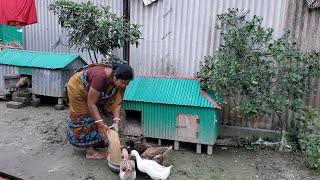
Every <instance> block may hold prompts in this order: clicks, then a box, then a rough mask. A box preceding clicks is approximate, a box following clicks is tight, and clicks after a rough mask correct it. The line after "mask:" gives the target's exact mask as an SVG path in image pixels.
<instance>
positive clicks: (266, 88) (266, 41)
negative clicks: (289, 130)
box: [198, 9, 320, 128]
mask: <svg viewBox="0 0 320 180" xmlns="http://www.w3.org/2000/svg"><path fill="white" fill-rule="evenodd" d="M218 20H219V22H220V26H219V28H220V31H221V36H222V38H223V41H222V44H221V45H220V47H219V49H218V51H217V52H216V54H215V55H214V56H207V57H205V58H204V61H202V62H201V64H200V72H199V73H198V76H199V77H200V78H201V85H202V87H203V88H209V89H213V90H215V91H216V92H217V93H218V94H220V95H222V96H224V97H225V99H228V98H230V97H237V96H242V97H243V99H242V100H241V101H239V102H237V103H236V104H235V106H234V107H232V109H233V110H236V112H240V113H241V114H244V115H245V116H246V117H262V116H263V117H271V116H272V115H273V116H276V117H277V118H278V119H280V124H279V127H280V128H283V127H284V126H285V122H286V121H284V120H283V119H281V117H282V115H283V114H285V113H286V112H287V111H288V110H292V111H294V112H298V111H299V109H301V107H302V106H303V105H304V102H305V101H306V99H307V98H308V96H307V95H306V94H308V93H309V92H310V90H311V84H310V82H311V79H313V78H318V77H320V66H319V62H318V61H319V59H320V54H319V53H318V52H311V53H305V52H302V51H301V50H300V49H299V47H298V46H297V45H296V44H295V43H292V42H291V41H290V40H289V38H290V32H289V31H286V32H285V33H284V35H283V36H282V37H281V38H279V39H277V40H273V38H272V37H273V34H272V33H273V29H271V28H265V27H263V26H262V18H260V17H258V16H253V18H251V19H249V18H247V12H241V11H239V10H237V9H229V10H228V12H227V13H223V14H220V15H218ZM226 97H227V98H226Z"/></svg>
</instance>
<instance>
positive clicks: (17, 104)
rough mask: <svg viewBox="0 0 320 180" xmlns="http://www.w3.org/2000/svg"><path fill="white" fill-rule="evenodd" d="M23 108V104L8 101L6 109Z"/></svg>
mask: <svg viewBox="0 0 320 180" xmlns="http://www.w3.org/2000/svg"><path fill="white" fill-rule="evenodd" d="M23 107H24V104H23V103H22V102H14V101H10V102H8V103H7V108H13V109H20V108H23Z"/></svg>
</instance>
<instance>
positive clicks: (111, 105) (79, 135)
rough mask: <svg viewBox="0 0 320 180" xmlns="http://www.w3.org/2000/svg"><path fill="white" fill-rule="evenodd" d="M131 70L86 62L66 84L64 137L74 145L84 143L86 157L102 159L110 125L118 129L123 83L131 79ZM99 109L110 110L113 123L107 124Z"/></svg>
mask: <svg viewBox="0 0 320 180" xmlns="http://www.w3.org/2000/svg"><path fill="white" fill-rule="evenodd" d="M133 76H134V75H133V70H132V68H131V67H130V66H128V65H125V64H115V65H113V66H112V67H111V66H108V65H105V64H96V65H89V66H85V67H83V68H82V69H80V70H78V71H77V72H75V73H74V74H73V75H72V77H71V78H70V79H69V81H68V84H67V95H68V99H69V106H70V109H69V115H70V118H68V120H67V139H68V140H69V142H70V143H71V144H73V145H74V146H77V147H86V148H87V153H86V158H87V159H105V158H106V153H105V152H103V151H99V150H98V149H97V147H101V146H104V140H105V139H106V138H107V131H108V129H109V128H114V129H115V130H116V131H117V130H118V125H119V122H120V110H121V107H120V103H121V102H122V98H123V95H124V90H125V87H126V86H127V85H128V83H129V81H130V80H132V79H133ZM101 110H105V111H107V112H112V111H113V117H114V118H113V124H112V126H111V127H108V126H107V125H106V124H105V123H104V122H103V120H102V118H101V114H100V112H101Z"/></svg>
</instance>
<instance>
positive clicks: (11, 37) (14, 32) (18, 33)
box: [0, 24, 23, 45]
mask: <svg viewBox="0 0 320 180" xmlns="http://www.w3.org/2000/svg"><path fill="white" fill-rule="evenodd" d="M0 39H2V41H3V43H5V44H6V43H9V42H12V41H16V42H18V43H19V44H21V45H22V43H23V33H22V28H21V27H16V26H7V25H3V24H0Z"/></svg>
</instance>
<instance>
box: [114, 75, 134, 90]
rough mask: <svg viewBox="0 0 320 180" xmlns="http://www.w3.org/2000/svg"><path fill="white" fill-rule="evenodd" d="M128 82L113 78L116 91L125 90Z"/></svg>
mask: <svg viewBox="0 0 320 180" xmlns="http://www.w3.org/2000/svg"><path fill="white" fill-rule="evenodd" d="M129 82H130V81H129V80H122V79H117V78H116V77H113V84H114V86H115V87H116V88H117V89H122V88H125V87H126V86H127V85H128V84H129Z"/></svg>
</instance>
